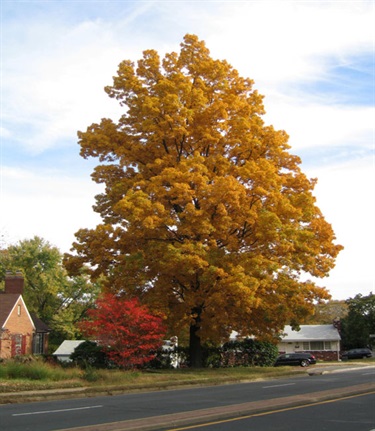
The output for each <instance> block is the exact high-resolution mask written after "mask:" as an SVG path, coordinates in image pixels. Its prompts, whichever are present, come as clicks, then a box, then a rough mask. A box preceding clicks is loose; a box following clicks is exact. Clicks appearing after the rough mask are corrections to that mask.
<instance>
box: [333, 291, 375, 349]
mask: <svg viewBox="0 0 375 431" xmlns="http://www.w3.org/2000/svg"><path fill="white" fill-rule="evenodd" d="M346 303H347V305H348V309H349V311H348V315H347V316H346V317H344V318H343V319H342V321H341V338H342V347H343V348H344V349H354V348H356V347H367V346H373V344H374V342H375V339H374V338H373V337H371V335H372V336H375V295H374V294H373V293H372V292H371V293H370V294H369V295H367V296H363V295H361V294H358V295H356V296H355V297H354V298H349V299H347V300H346Z"/></svg>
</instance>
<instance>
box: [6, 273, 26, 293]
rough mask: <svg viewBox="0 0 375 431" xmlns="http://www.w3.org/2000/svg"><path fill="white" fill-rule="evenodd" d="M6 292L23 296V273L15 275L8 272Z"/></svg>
mask: <svg viewBox="0 0 375 431" xmlns="http://www.w3.org/2000/svg"><path fill="white" fill-rule="evenodd" d="M4 292H5V293H16V294H19V295H22V294H23V275H22V272H21V271H17V272H16V273H15V274H13V273H12V272H11V271H7V272H6V274H5V290H4Z"/></svg>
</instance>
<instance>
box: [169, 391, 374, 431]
mask: <svg viewBox="0 0 375 431" xmlns="http://www.w3.org/2000/svg"><path fill="white" fill-rule="evenodd" d="M374 406H375V394H371V395H354V396H350V397H345V398H343V399H338V400H333V401H324V402H317V403H315V404H313V405H309V406H302V407H301V406H298V407H291V408H287V409H282V410H281V411H280V410H277V411H275V412H265V413H260V414H254V415H248V416H244V417H242V418H235V419H225V420H218V421H213V422H211V423H209V424H207V425H196V426H189V427H179V428H173V429H171V428H169V429H168V431H184V430H187V429H189V430H191V431H194V430H195V431H244V430H256V431H270V430H272V431H290V430H291V429H293V430H303V431H317V430H319V431H353V430H356V431H374V430H375V410H374Z"/></svg>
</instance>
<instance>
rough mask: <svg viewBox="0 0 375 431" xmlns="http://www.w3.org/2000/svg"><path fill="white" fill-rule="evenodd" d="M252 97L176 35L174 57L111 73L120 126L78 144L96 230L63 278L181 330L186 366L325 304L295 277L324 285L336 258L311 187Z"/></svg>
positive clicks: (149, 57) (200, 48) (220, 63)
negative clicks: (97, 281) (221, 345)
mask: <svg viewBox="0 0 375 431" xmlns="http://www.w3.org/2000/svg"><path fill="white" fill-rule="evenodd" d="M252 86H253V82H252V80H250V79H248V78H242V77H241V76H240V75H239V73H238V72H237V70H235V69H234V68H233V67H232V66H231V65H230V64H228V63H227V62H226V61H224V60H215V59H213V58H211V56H210V53H209V50H208V49H207V47H206V46H205V43H204V42H203V41H200V40H199V39H198V38H197V37H196V36H194V35H186V36H185V37H184V40H183V42H182V43H181V50H180V52H179V53H175V52H172V53H168V54H166V55H165V56H164V58H163V59H161V58H160V57H159V55H158V53H157V52H156V51H155V50H147V51H145V52H144V53H143V58H142V59H140V60H139V61H138V63H137V65H135V64H134V63H132V62H131V61H128V60H125V61H123V62H122V63H121V64H120V65H119V69H118V72H117V76H115V77H114V78H113V85H112V86H108V87H106V92H107V93H108V95H109V96H110V97H112V98H115V99H117V100H118V101H119V102H120V104H121V105H122V106H123V107H124V114H123V115H122V117H121V118H120V119H119V121H118V122H117V123H115V122H114V121H113V120H111V119H107V118H104V119H102V120H101V122H100V123H99V124H92V125H91V126H89V127H88V128H87V130H86V131H85V132H79V134H78V136H79V144H80V146H81V155H82V157H84V158H89V157H94V158H97V159H98V165H97V167H96V168H95V170H94V172H93V174H92V178H93V180H94V181H96V182H97V183H100V184H104V185H105V191H104V192H103V193H101V194H99V195H98V196H97V198H96V206H95V211H97V212H98V213H99V214H100V215H101V217H102V220H103V222H102V223H101V224H99V225H98V226H97V227H96V228H95V229H81V230H80V231H79V232H77V234H76V238H77V241H76V242H75V243H74V249H75V254H71V255H66V258H65V262H66V265H67V268H68V269H69V271H71V273H75V271H76V270H78V269H79V268H81V267H82V266H83V265H88V266H89V268H90V270H91V275H92V277H93V278H95V277H98V276H100V275H102V274H104V275H105V276H106V280H107V289H109V290H111V291H113V292H118V291H121V292H122V293H123V294H126V295H128V296H129V297H132V296H136V297H139V298H141V300H142V301H144V302H147V303H148V304H151V305H152V307H154V308H155V309H158V310H160V311H162V312H164V313H165V314H166V315H167V316H168V324H169V326H170V328H173V331H174V332H175V333H177V334H178V333H179V332H181V331H184V330H186V329H188V330H189V338H190V350H191V356H192V365H193V366H198V365H199V363H200V362H199V361H200V359H199V358H200V346H201V343H202V342H206V341H211V342H220V341H222V340H226V339H227V338H228V335H229V334H230V332H231V331H232V330H233V329H235V330H237V331H238V332H239V333H240V334H244V335H249V334H253V335H256V336H260V337H262V338H266V337H267V336H269V337H272V336H273V335H275V334H277V333H278V331H279V330H280V329H282V328H283V326H284V325H285V324H286V323H293V322H297V323H298V322H299V321H301V320H302V319H304V318H305V317H306V316H307V315H308V314H309V313H311V312H312V310H313V303H314V302H315V301H319V300H321V299H327V298H329V294H328V292H327V291H326V289H324V288H322V287H318V286H317V285H315V284H314V283H313V282H311V281H301V275H302V274H304V275H305V274H310V275H311V276H314V277H325V276H327V275H328V273H329V271H330V269H332V268H333V266H334V262H335V258H336V256H337V254H338V253H339V251H340V250H341V248H342V247H341V246H340V245H335V244H334V240H335V235H334V232H333V230H332V227H331V225H330V224H329V223H327V222H326V220H325V219H324V217H323V215H322V213H321V211H320V210H319V208H318V207H317V206H316V202H315V198H314V196H313V194H312V192H313V189H314V186H315V183H316V180H313V179H308V178H307V177H306V176H305V175H304V174H303V173H302V171H301V169H300V166H299V165H300V163H301V161H300V159H299V158H298V157H297V156H295V155H292V154H290V153H289V149H290V147H289V145H288V136H287V134H286V133H285V132H284V131H282V130H281V131H277V130H275V129H274V128H273V127H272V126H267V125H265V123H264V121H263V119H262V117H261V116H262V115H263V114H264V112H265V111H264V107H263V97H262V96H261V95H259V94H258V92H257V91H255V90H253V88H252ZM305 280H306V278H305Z"/></svg>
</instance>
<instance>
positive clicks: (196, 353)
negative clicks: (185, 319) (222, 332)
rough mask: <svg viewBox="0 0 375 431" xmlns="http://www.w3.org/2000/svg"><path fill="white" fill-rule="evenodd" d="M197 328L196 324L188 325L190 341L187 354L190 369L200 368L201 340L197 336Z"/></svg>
mask: <svg viewBox="0 0 375 431" xmlns="http://www.w3.org/2000/svg"><path fill="white" fill-rule="evenodd" d="M198 331H199V326H198V325H197V323H194V324H191V325H190V340H189V353H190V366H191V368H202V367H203V358H202V346H201V339H200V337H199V336H198V335H197V332H198Z"/></svg>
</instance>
